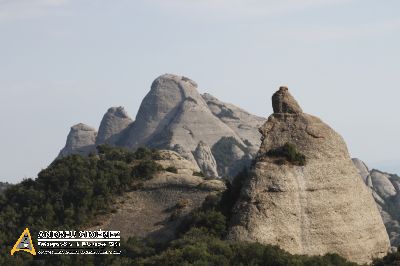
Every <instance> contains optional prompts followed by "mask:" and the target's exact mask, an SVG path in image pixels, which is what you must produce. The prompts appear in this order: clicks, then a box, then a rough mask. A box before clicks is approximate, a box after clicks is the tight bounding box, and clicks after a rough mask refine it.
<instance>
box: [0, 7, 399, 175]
mask: <svg viewBox="0 0 400 266" xmlns="http://www.w3.org/2000/svg"><path fill="white" fill-rule="evenodd" d="M399 10H400V1H398V0H385V1H378V0H375V1H371V0H292V1H289V0H276V1H268V0H130V1H128V0H0V92H1V96H0V122H1V130H0V180H2V181H10V182H17V181H20V180H22V179H23V178H25V177H35V176H36V174H37V172H38V171H39V170H40V169H42V168H45V167H46V166H47V165H48V164H49V163H50V162H51V161H52V160H53V159H54V158H55V157H56V156H57V154H58V152H59V150H60V149H61V148H62V147H63V146H64V145H65V140H66V136H67V134H68V132H69V128H70V126H72V125H73V124H76V123H78V122H83V123H86V124H89V125H91V126H94V127H98V126H99V123H100V120H101V118H102V116H103V114H104V113H105V112H106V110H107V109H108V108H109V107H111V106H120V105H122V106H125V107H126V109H127V110H128V112H129V113H130V114H131V116H132V117H135V115H136V112H137V109H138V107H139V104H140V102H141V100H142V99H143V97H144V96H145V95H146V93H147V92H148V90H149V88H150V85H151V82H152V81H153V80H154V79H155V78H156V77H157V76H159V75H161V74H163V73H175V74H181V75H185V76H188V77H190V78H192V79H193V80H195V81H196V82H197V83H198V84H199V87H200V92H209V93H211V94H213V95H214V96H216V97H218V98H219V99H221V100H223V101H226V102H230V103H233V104H236V105H238V106H241V107H243V108H245V109H246V110H248V111H250V112H251V113H254V114H257V115H261V116H268V115H269V114H270V113H271V112H272V108H271V101H270V97H271V95H272V93H273V92H274V91H275V90H276V89H277V88H278V87H279V86H280V85H287V86H288V87H289V89H290V90H291V92H292V94H293V95H294V96H295V97H296V98H297V100H298V101H299V103H300V104H301V106H302V107H303V109H304V111H305V112H307V113H311V114H314V115H317V116H319V117H320V118H322V119H323V120H324V121H325V122H327V123H328V124H330V125H331V126H332V127H333V128H334V129H335V130H336V131H338V132H339V133H340V134H342V136H343V137H344V138H345V140H346V142H347V144H348V146H349V150H350V152H351V155H352V156H354V157H359V158H361V159H363V160H364V161H366V162H367V163H368V164H369V166H370V167H371V168H372V167H375V168H379V169H382V170H386V171H391V172H397V173H400V152H399V150H400V145H399V144H400V140H399V136H400V123H399V122H400V120H399V118H398V117H399V114H400V110H399V107H398V102H399V96H400V92H399V90H400V86H399V83H400V74H399V70H400V68H399V67H400V50H399V49H400V48H399V47H400V15H399V14H400V13H399Z"/></svg>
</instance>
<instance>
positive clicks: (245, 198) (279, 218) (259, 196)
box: [228, 87, 389, 263]
mask: <svg viewBox="0 0 400 266" xmlns="http://www.w3.org/2000/svg"><path fill="white" fill-rule="evenodd" d="M272 100H273V109H274V113H273V114H272V115H271V116H270V117H269V118H268V120H267V122H266V123H265V124H264V125H263V126H262V127H261V128H260V132H261V134H262V139H263V140H262V144H261V147H260V150H259V152H258V155H257V158H256V161H255V164H254V166H253V167H252V170H251V175H250V177H249V179H248V180H247V181H246V183H245V185H244V187H243V188H242V193H241V197H240V199H239V201H238V202H237V204H236V207H235V209H234V215H233V221H232V225H231V227H230V232H229V236H228V238H229V239H235V240H241V241H257V242H260V243H265V244H275V245H279V246H280V247H282V248H283V249H285V250H287V251H289V252H291V253H296V254H311V255H319V254H325V253H338V254H340V255H342V256H344V257H346V258H348V259H350V260H352V261H355V262H360V263H364V262H369V261H371V259H372V258H373V257H382V256H384V255H385V254H386V252H387V251H388V250H389V239H388V236H387V233H386V231H385V227H384V225H383V222H382V219H381V217H380V215H379V212H378V209H377V207H376V205H375V203H374V200H373V198H372V196H371V194H370V192H369V191H368V189H367V188H366V186H365V185H363V181H362V179H361V178H360V176H359V174H358V172H357V169H356V168H355V167H354V165H353V163H352V161H351V159H350V157H349V154H348V151H347V147H346V144H345V142H344V141H343V139H342V137H341V136H340V135H339V134H337V133H336V132H335V131H334V130H333V129H331V128H330V127H329V126H328V125H326V124H325V123H323V122H322V121H321V120H320V119H319V118H317V117H314V116H311V115H308V114H305V113H303V112H302V110H301V108H300V106H299V105H298V103H297V102H296V100H295V99H294V98H293V97H292V96H291V95H290V94H289V92H288V90H287V88H284V87H282V88H280V90H279V91H278V92H276V93H275V94H274V96H273V97H272Z"/></svg>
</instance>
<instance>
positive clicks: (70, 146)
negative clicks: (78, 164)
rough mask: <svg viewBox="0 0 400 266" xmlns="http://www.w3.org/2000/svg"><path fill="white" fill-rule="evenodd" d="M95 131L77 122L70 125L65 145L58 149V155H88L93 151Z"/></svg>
mask: <svg viewBox="0 0 400 266" xmlns="http://www.w3.org/2000/svg"><path fill="white" fill-rule="evenodd" d="M96 137H97V131H96V130H95V129H94V128H92V127H90V126H88V125H85V124H82V123H79V124H77V125H74V126H72V127H71V130H70V132H69V134H68V137H67V143H66V144H65V147H64V148H63V149H62V150H61V151H60V154H59V156H61V157H64V156H67V155H70V154H80V155H88V154H89V153H90V152H93V151H95V142H96Z"/></svg>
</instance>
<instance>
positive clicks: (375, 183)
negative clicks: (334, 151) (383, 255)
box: [353, 158, 400, 249]
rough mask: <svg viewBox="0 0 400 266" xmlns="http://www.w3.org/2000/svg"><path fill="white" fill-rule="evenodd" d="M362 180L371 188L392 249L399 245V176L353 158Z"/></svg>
mask: <svg viewBox="0 0 400 266" xmlns="http://www.w3.org/2000/svg"><path fill="white" fill-rule="evenodd" d="M353 163H354V165H355V166H356V167H357V169H358V171H359V173H360V175H361V177H362V179H363V181H364V182H365V184H366V185H367V187H368V188H369V189H370V190H371V193H372V195H373V197H374V199H375V202H376V204H377V206H378V209H379V212H380V214H381V216H382V219H383V222H384V224H385V226H386V230H387V232H388V234H389V238H390V243H391V245H392V247H393V249H396V247H398V246H400V177H399V176H398V175H394V174H388V173H385V172H382V171H379V170H376V169H372V170H371V171H370V170H369V169H368V166H367V165H366V164H365V163H364V162H363V161H361V160H360V159H358V158H354V159H353Z"/></svg>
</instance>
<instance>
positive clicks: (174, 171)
mask: <svg viewBox="0 0 400 266" xmlns="http://www.w3.org/2000/svg"><path fill="white" fill-rule="evenodd" d="M165 171H167V172H170V173H174V174H177V173H178V169H176V167H175V166H169V167H167V168H165Z"/></svg>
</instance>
